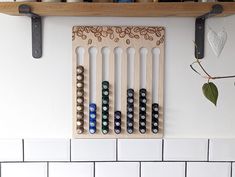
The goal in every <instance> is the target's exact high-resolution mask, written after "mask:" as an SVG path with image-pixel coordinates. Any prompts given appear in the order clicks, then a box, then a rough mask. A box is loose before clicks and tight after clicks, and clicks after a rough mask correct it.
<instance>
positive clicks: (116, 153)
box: [116, 139, 118, 161]
mask: <svg viewBox="0 0 235 177" xmlns="http://www.w3.org/2000/svg"><path fill="white" fill-rule="evenodd" d="M116 161H118V139H116Z"/></svg>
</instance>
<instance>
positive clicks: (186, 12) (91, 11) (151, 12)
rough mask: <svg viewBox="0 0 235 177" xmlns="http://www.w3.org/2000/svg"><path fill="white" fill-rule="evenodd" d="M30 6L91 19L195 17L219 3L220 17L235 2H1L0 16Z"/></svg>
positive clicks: (47, 13) (230, 11)
mask: <svg viewBox="0 0 235 177" xmlns="http://www.w3.org/2000/svg"><path fill="white" fill-rule="evenodd" d="M21 4H27V5H30V6H31V8H32V11H33V12H34V13H36V14H38V15H41V16H94V17H102V16H104V17H110V16H112V17H164V16H177V17H196V16H200V15H202V14H205V13H207V12H209V11H210V10H211V7H212V5H213V4H221V5H222V6H223V8H224V12H223V14H221V15H219V16H228V15H232V14H235V3H233V2H227V3H188V2H181V3H63V2H61V3H44V2H1V3H0V13H4V14H9V15H20V14H19V12H18V6H19V5H21Z"/></svg>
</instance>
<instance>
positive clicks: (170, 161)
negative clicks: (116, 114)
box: [0, 160, 235, 163]
mask: <svg viewBox="0 0 235 177" xmlns="http://www.w3.org/2000/svg"><path fill="white" fill-rule="evenodd" d="M45 162H50V163H91V162H95V163H106V162H107V163H108V162H123V163H124V162H168V163H174V162H198V163H234V162H235V161H210V162H207V161H196V160H165V161H161V160H119V161H116V160H106V161H92V160H91V161H71V162H70V161H53V160H52V161H46V160H45V161H42V160H40V161H24V162H22V161H0V163H45Z"/></svg>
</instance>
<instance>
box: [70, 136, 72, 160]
mask: <svg viewBox="0 0 235 177" xmlns="http://www.w3.org/2000/svg"><path fill="white" fill-rule="evenodd" d="M71 141H72V140H71V139H69V161H70V162H71V161H72V151H71V149H72V146H71V144H72V143H71Z"/></svg>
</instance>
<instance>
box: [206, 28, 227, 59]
mask: <svg viewBox="0 0 235 177" xmlns="http://www.w3.org/2000/svg"><path fill="white" fill-rule="evenodd" d="M207 39H208V42H209V44H210V46H211V48H212V50H213V52H214V54H215V55H216V56H217V57H218V56H220V54H221V52H222V50H223V48H224V45H225V43H226V41H227V32H226V31H224V30H223V31H220V32H218V33H216V32H215V31H213V30H212V29H210V30H209V32H208V34H207Z"/></svg>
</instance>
